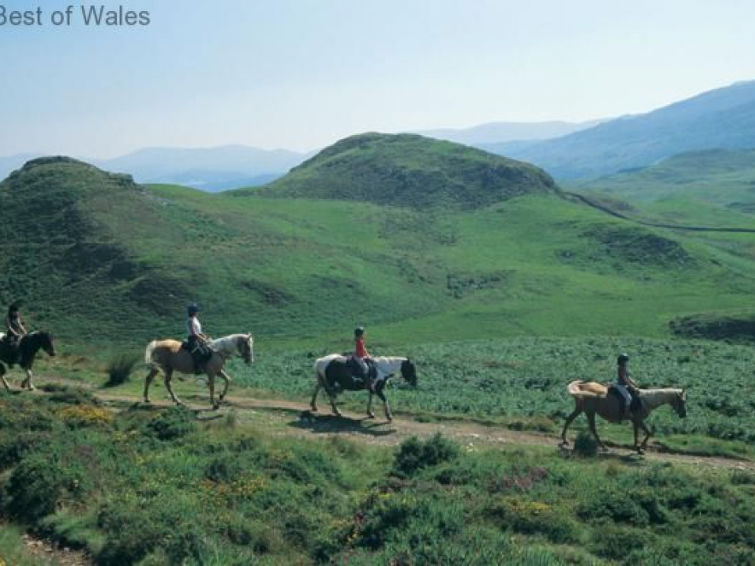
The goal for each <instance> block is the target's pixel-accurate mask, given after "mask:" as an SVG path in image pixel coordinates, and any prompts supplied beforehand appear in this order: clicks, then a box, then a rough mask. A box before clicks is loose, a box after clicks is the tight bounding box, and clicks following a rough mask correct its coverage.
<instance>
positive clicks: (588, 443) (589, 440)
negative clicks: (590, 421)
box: [574, 430, 598, 458]
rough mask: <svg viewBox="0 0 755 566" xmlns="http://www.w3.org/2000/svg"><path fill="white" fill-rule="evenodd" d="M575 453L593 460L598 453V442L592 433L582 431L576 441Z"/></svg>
mask: <svg viewBox="0 0 755 566" xmlns="http://www.w3.org/2000/svg"><path fill="white" fill-rule="evenodd" d="M574 452H575V454H577V455H579V456H582V457H583V458H592V457H593V456H595V455H596V454H597V453H598V441H597V440H595V437H594V436H593V435H592V433H589V432H586V431H584V430H581V431H579V433H578V434H577V438H575V439H574Z"/></svg>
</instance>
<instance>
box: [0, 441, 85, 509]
mask: <svg viewBox="0 0 755 566" xmlns="http://www.w3.org/2000/svg"><path fill="white" fill-rule="evenodd" d="M84 479H85V478H84V474H83V473H82V471H81V469H80V468H79V467H78V466H76V465H71V463H63V462H61V461H60V458H59V457H58V456H57V455H55V454H54V453H53V454H47V455H45V454H42V453H35V454H32V455H30V456H29V457H28V458H24V459H23V460H22V461H21V462H20V463H19V464H18V465H17V466H16V467H15V468H14V470H13V473H12V474H11V476H10V480H9V481H8V486H7V488H6V490H7V495H8V496H9V498H10V502H9V504H8V508H7V511H8V512H9V513H10V514H11V515H12V516H14V517H17V518H19V519H21V520H24V521H34V520H37V519H40V518H42V517H44V516H45V515H49V514H50V513H53V512H54V511H55V510H56V508H57V505H58V503H59V502H60V501H61V500H62V499H64V498H65V497H66V496H67V495H71V496H74V495H75V494H78V493H80V492H81V491H82V489H83V487H84V485H83V484H84Z"/></svg>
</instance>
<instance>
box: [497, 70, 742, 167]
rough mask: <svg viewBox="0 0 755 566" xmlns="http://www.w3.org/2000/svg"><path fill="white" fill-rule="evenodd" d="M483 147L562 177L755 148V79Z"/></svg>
mask: <svg viewBox="0 0 755 566" xmlns="http://www.w3.org/2000/svg"><path fill="white" fill-rule="evenodd" d="M484 148H485V149H487V150H488V151H493V152H495V153H499V154H501V155H506V156H507V157H513V158H515V159H521V160H523V161H527V162H530V163H533V164H535V165H538V166H539V167H542V168H544V169H545V170H546V171H548V172H549V173H550V174H551V175H553V176H554V177H556V178H557V179H560V180H566V179H578V178H585V179H586V178H593V177H597V176H601V175H607V174H611V173H616V172H618V171H622V170H627V169H633V168H638V167H645V166H648V165H651V164H653V163H656V162H658V161H659V160H661V159H664V158H666V157H669V156H672V155H676V154H679V153H683V152H689V151H699V150H708V149H747V148H755V81H748V82H740V83H735V84H733V85H731V86H729V87H725V88H720V89H716V90H711V91H708V92H704V93H702V94H699V95H697V96H694V97H692V98H689V99H687V100H683V101H681V102H677V103H675V104H671V105H670V106H665V107H663V108H659V109H658V110H654V111H653V112H649V113H647V114H640V115H636V116H628V117H623V118H617V119H615V120H611V121H609V122H604V123H602V124H598V125H597V126H594V127H592V128H589V129H586V130H581V131H578V132H575V133H572V134H569V135H566V136H562V137H560V138H555V139H551V140H546V141H540V142H516V143H512V142H507V143H503V144H493V145H491V144H487V145H485V146H484Z"/></svg>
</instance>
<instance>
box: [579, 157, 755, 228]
mask: <svg viewBox="0 0 755 566" xmlns="http://www.w3.org/2000/svg"><path fill="white" fill-rule="evenodd" d="M573 187H574V188H575V189H576V190H579V191H583V192H594V193H599V194H604V195H608V196H613V197H616V198H620V199H623V200H626V201H629V202H631V203H632V204H634V205H635V206H638V205H639V206H640V207H642V208H643V209H646V210H649V211H653V212H655V213H656V215H657V216H659V217H665V218H666V219H667V220H678V219H679V218H680V217H681V218H684V219H686V220H690V219H691V217H690V212H691V211H692V210H695V209H697V210H698V211H699V212H698V217H697V218H698V219H702V220H705V221H708V222H716V223H719V222H720V221H722V220H726V221H729V222H734V221H739V222H740V223H742V224H750V225H752V224H753V223H755V220H753V216H752V215H753V214H755V150H754V149H749V150H739V151H735V150H728V151H727V150H722V149H718V150H709V151H695V152H689V153H682V154H680V155H675V156H673V157H669V158H668V159H664V160H663V161H661V162H660V163H657V164H655V165H652V166H650V167H646V168H644V169H638V170H634V171H626V172H623V173H616V174H614V175H608V176H606V177H599V178H597V179H591V180H589V181H583V182H580V183H575V184H574V185H573ZM720 209H723V210H720ZM703 211H705V212H703ZM685 213H686V216H684V215H685ZM700 214H705V215H706V216H709V217H701V216H699V215H700ZM714 215H715V216H714ZM725 215H728V218H727V217H725Z"/></svg>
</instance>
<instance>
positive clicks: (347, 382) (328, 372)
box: [310, 354, 417, 421]
mask: <svg viewBox="0 0 755 566" xmlns="http://www.w3.org/2000/svg"><path fill="white" fill-rule="evenodd" d="M373 361H374V364H375V370H376V372H377V375H376V377H375V379H374V389H375V395H377V396H378V397H380V400H381V401H383V408H384V410H385V418H387V419H388V420H389V421H390V420H392V418H393V417H392V416H391V409H390V406H389V405H388V400H387V399H386V398H385V393H384V389H385V385H386V383H387V382H388V380H389V379H390V378H391V377H393V375H395V374H396V373H397V372H400V373H401V377H403V378H404V379H405V380H406V381H408V382H409V383H410V384H411V385H413V386H416V385H417V370H416V368H415V367H414V363H413V362H412V361H411V360H410V359H409V358H400V357H391V356H380V357H377V358H373ZM314 369H315V377H316V378H317V386H316V387H315V392H314V394H313V395H312V402H311V404H310V406H311V407H312V410H313V411H317V394H318V393H319V392H320V388H323V389H325V392H326V393H327V394H328V397H329V398H330V406H331V408H332V409H333V413H334V414H336V415H338V416H340V415H341V412H340V411H339V410H338V407H336V396H337V395H338V394H339V393H341V392H342V391H359V390H361V389H367V385H366V383H365V380H363V379H361V378H359V377H355V376H354V375H353V367H352V364H350V363H349V358H348V356H343V355H341V354H330V355H328V356H324V357H322V358H318V359H317V360H315V365H314ZM367 415H368V416H369V417H370V418H374V417H375V414H374V413H373V412H372V391H370V398H369V401H368V402H367Z"/></svg>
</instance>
